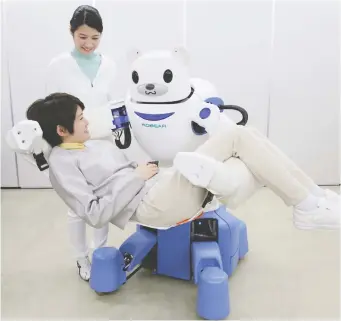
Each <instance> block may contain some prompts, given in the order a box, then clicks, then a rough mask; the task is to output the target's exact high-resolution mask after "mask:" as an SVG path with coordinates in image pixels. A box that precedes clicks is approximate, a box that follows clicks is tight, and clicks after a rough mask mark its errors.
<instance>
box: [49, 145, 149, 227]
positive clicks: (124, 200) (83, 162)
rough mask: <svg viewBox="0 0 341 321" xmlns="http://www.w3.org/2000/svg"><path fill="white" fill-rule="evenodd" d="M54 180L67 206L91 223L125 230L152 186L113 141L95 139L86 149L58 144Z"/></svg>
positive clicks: (52, 166) (53, 159) (52, 163)
mask: <svg viewBox="0 0 341 321" xmlns="http://www.w3.org/2000/svg"><path fill="white" fill-rule="evenodd" d="M49 165H50V170H49V172H50V181H51V184H52V187H53V188H54V190H55V191H56V193H57V194H58V195H59V196H60V197H61V198H62V200H63V201H64V202H65V203H66V205H67V206H68V207H69V208H70V209H71V210H72V211H73V212H74V213H75V214H77V215H78V216H80V217H81V218H83V219H84V220H85V221H86V222H87V223H88V224H89V225H90V226H93V227H95V228H99V227H102V226H103V225H105V224H106V223H108V222H111V223H112V224H114V225H116V226H117V227H119V228H121V229H124V227H125V225H126V224H127V222H128V221H129V219H130V218H131V217H132V216H133V215H134V213H135V211H136V209H137V207H138V205H139V204H140V202H141V200H142V199H143V197H144V196H145V195H146V193H147V192H148V190H149V188H150V184H146V182H145V180H144V179H142V178H141V177H139V176H138V175H137V174H136V171H135V168H136V167H137V164H136V163H135V162H130V161H128V160H127V159H126V158H125V156H124V154H123V153H122V152H121V151H120V150H119V149H117V148H116V147H115V146H114V145H113V143H112V142H109V141H103V140H92V141H88V142H86V143H85V148H84V149H63V148H61V147H54V148H53V149H52V152H51V154H50V157H49Z"/></svg>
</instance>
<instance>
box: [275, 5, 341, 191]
mask: <svg viewBox="0 0 341 321" xmlns="http://www.w3.org/2000/svg"><path fill="white" fill-rule="evenodd" d="M339 6H340V2H339V1H335V0H334V1H330V0H324V1H277V2H276V7H275V17H274V21H275V29H274V31H275V34H274V50H273V65H272V76H271V78H272V79H271V93H270V94H271V95H270V99H271V100H270V101H271V109H270V121H269V125H270V127H269V138H270V139H271V140H272V141H273V142H274V143H275V144H277V145H278V146H279V147H280V148H281V149H282V150H283V151H284V152H285V153H286V154H288V155H289V156H290V157H291V158H292V159H293V160H294V161H295V162H296V163H297V164H298V165H299V166H301V167H302V168H303V169H304V170H305V172H306V173H307V174H309V175H310V176H312V177H313V178H314V179H315V181H316V182H317V183H319V184H325V185H327V184H330V185H332V184H339V183H340V161H341V160H340V158H339V146H340V144H339V135H338V132H339V128H340V117H339V115H340V27H339V24H340V8H339Z"/></svg>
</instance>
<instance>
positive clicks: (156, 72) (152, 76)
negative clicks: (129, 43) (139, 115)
mask: <svg viewBox="0 0 341 321" xmlns="http://www.w3.org/2000/svg"><path fill="white" fill-rule="evenodd" d="M129 58H130V61H132V63H131V67H130V72H131V74H130V84H129V95H130V98H131V99H132V100H133V101H135V102H146V103H174V102H177V101H182V100H184V99H186V98H187V97H188V96H189V95H190V94H191V83H190V76H189V67H188V55H187V52H186V50H185V49H184V48H175V49H174V50H173V51H167V50H155V51H150V52H147V53H142V52H141V51H139V50H133V51H131V52H130V53H129Z"/></svg>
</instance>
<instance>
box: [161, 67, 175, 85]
mask: <svg viewBox="0 0 341 321" xmlns="http://www.w3.org/2000/svg"><path fill="white" fill-rule="evenodd" d="M172 79H173V73H172V71H171V70H169V69H167V70H166V71H165V72H164V73H163V80H164V81H165V82H166V83H170V82H171V81H172Z"/></svg>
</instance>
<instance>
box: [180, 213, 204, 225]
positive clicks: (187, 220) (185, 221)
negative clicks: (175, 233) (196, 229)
mask: <svg viewBox="0 0 341 321" xmlns="http://www.w3.org/2000/svg"><path fill="white" fill-rule="evenodd" d="M203 215H204V211H202V212H201V213H200V214H199V215H198V216H196V217H194V218H186V219H185V220H183V221H180V222H178V223H176V226H178V225H182V224H185V223H187V222H190V221H192V220H196V219H198V218H199V217H201V216H203Z"/></svg>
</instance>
